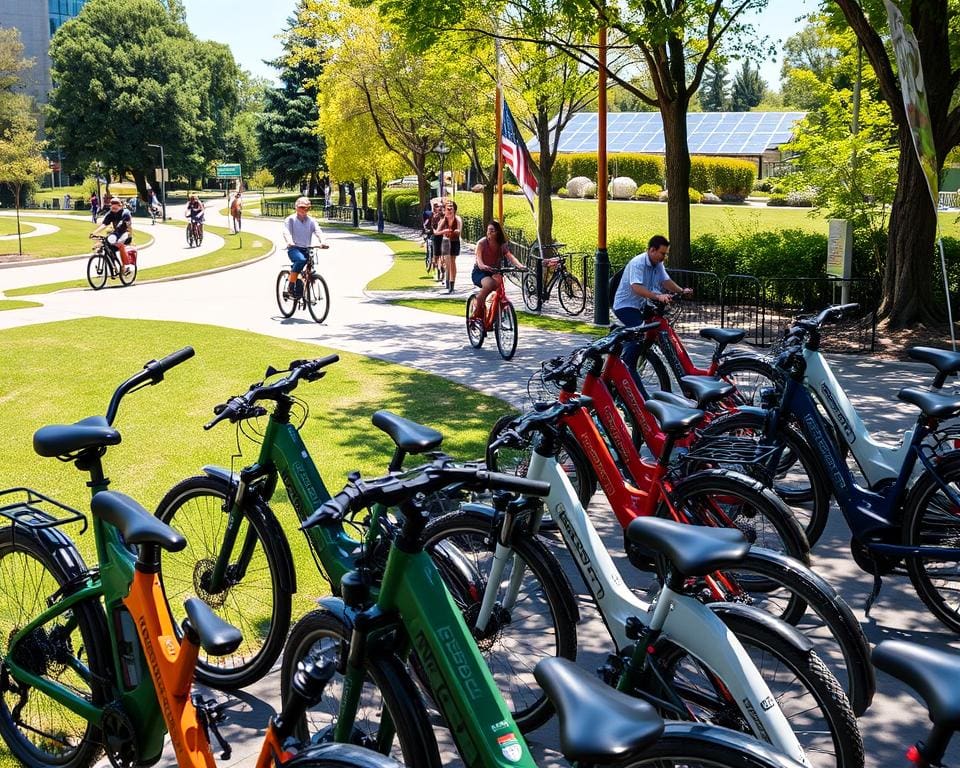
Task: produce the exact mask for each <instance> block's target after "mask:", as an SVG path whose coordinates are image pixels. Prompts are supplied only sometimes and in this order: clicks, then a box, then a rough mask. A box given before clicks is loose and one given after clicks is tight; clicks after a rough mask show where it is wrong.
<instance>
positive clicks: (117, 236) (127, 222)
mask: <svg viewBox="0 0 960 768" xmlns="http://www.w3.org/2000/svg"><path fill="white" fill-rule="evenodd" d="M110 226H112V227H113V230H112V231H111V232H110V234H109V235H107V247H109V248H110V252H111V253H113V254H114V255H116V253H117V252H118V251H119V253H120V263H121V264H123V269H124V272H125V273H126V272H129V270H130V263H129V262H130V259H129V257H128V256H127V244H132V243H133V217H132V216H131V215H130V211H128V210H127V209H126V208H125V207H124V205H123V202H122V201H121V200H120V198H119V197H111V198H110V210H109V211H107V214H106V216H104V217H103V221H102V222H101V223H100V226H99V227H97V228H96V229H95V230H93V232H91V233H90V237H96V236H97V235H99V234H100V233H101V232H103V231H104V230H105V229H106V228H107V227H110Z"/></svg>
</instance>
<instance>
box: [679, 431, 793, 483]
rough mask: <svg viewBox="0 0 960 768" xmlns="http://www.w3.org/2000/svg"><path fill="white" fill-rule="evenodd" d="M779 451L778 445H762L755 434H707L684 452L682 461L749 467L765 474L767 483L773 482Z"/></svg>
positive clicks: (763, 477) (763, 475)
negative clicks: (773, 460) (774, 457)
mask: <svg viewBox="0 0 960 768" xmlns="http://www.w3.org/2000/svg"><path fill="white" fill-rule="evenodd" d="M776 450H777V446H775V445H760V444H758V443H757V442H756V440H754V439H753V438H752V437H734V436H730V435H715V436H714V435H707V436H705V437H701V438H700V439H699V440H698V441H697V443H696V445H694V447H693V448H692V449H691V450H689V451H687V452H686V453H683V454H681V455H680V457H679V458H680V461H683V462H688V463H692V464H720V465H730V464H735V465H738V466H749V467H750V468H751V471H750V472H749V473H748V474H751V475H753V473H754V471H756V472H759V473H761V474H762V479H763V480H764V481H765V482H766V483H767V484H769V483H771V482H772V481H773V474H774V473H773V471H772V468H771V467H770V459H771V458H772V456H773V454H774V452H775V451H776Z"/></svg>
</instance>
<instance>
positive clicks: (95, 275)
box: [87, 253, 110, 291]
mask: <svg viewBox="0 0 960 768" xmlns="http://www.w3.org/2000/svg"><path fill="white" fill-rule="evenodd" d="M109 274H110V268H109V266H108V264H107V257H106V256H104V255H103V254H102V253H95V254H93V256H91V257H90V258H89V259H88V260H87V282H88V283H90V287H91V288H93V290H95V291H99V290H100V289H101V288H103V286H105V285H106V284H107V277H108V276H109Z"/></svg>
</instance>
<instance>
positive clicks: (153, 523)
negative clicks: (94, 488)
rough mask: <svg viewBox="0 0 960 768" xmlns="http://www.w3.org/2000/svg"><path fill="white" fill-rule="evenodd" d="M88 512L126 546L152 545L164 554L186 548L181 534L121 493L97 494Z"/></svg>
mask: <svg viewBox="0 0 960 768" xmlns="http://www.w3.org/2000/svg"><path fill="white" fill-rule="evenodd" d="M90 511H92V512H93V514H94V516H95V517H99V518H100V519H101V520H103V521H105V522H107V523H110V525H112V526H114V527H115V528H117V530H119V531H120V533H122V534H123V538H124V541H126V542H127V544H136V545H140V544H156V545H157V546H158V547H160V548H161V549H165V550H166V551H167V552H179V551H180V550H182V549H183V548H184V547H186V546H187V540H186V539H185V538H184V537H183V534H181V533H177V532H176V531H175V530H173V528H171V527H170V526H169V525H167V524H166V523H164V522H162V521H160V520H158V519H157V518H156V517H154V516H153V515H151V514H150V513H149V512H147V510H145V509H144V508H143V507H141V506H140V504H139V503H137V502H136V501H134V500H133V499H131V498H130V497H129V496H127V495H126V494H124V493H117V492H116V491H100V493H98V494H96V495H95V496H94V497H93V499H92V500H91V502H90Z"/></svg>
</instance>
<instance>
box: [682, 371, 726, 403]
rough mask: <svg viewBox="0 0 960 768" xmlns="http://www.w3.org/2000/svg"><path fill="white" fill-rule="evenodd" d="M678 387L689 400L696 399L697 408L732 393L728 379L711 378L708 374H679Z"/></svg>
mask: <svg viewBox="0 0 960 768" xmlns="http://www.w3.org/2000/svg"><path fill="white" fill-rule="evenodd" d="M680 389H682V390H683V394H685V395H686V396H687V397H689V398H690V399H691V400H696V401H697V407H698V408H703V407H704V406H706V405H709V404H710V403H715V402H717V400H723V398H725V397H727V396H728V395H731V394H733V384H731V383H730V382H728V381H720V380H718V379H711V378H710V377H709V376H681V377H680Z"/></svg>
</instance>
